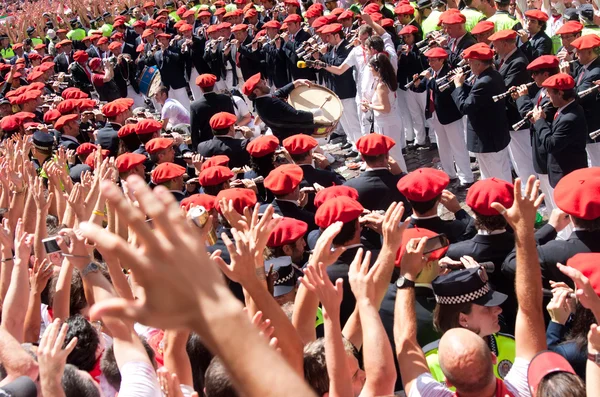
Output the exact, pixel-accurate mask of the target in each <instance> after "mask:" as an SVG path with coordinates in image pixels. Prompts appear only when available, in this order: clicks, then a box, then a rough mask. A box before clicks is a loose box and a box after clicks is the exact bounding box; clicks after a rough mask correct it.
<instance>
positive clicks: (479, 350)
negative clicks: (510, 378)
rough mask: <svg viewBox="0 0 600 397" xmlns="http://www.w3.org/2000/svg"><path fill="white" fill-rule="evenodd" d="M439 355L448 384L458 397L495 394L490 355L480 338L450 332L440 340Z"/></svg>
mask: <svg viewBox="0 0 600 397" xmlns="http://www.w3.org/2000/svg"><path fill="white" fill-rule="evenodd" d="M438 354H439V359H440V367H441V368H442V371H443V372H444V375H445V376H446V379H447V381H448V383H449V384H451V385H452V386H454V387H456V390H457V391H458V392H460V394H461V395H471V394H473V395H479V396H486V395H487V391H488V390H491V392H492V393H493V392H494V390H495V386H496V380H495V377H494V372H493V368H492V366H493V363H492V354H491V352H490V349H489V348H488V346H487V345H486V343H485V341H484V340H483V339H482V338H481V337H480V336H478V335H477V334H475V333H474V332H472V331H469V330H467V329H464V328H453V329H451V330H449V331H447V332H446V333H445V334H444V335H443V336H442V339H441V340H440V345H439V350H438Z"/></svg>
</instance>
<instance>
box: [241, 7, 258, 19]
mask: <svg viewBox="0 0 600 397" xmlns="http://www.w3.org/2000/svg"><path fill="white" fill-rule="evenodd" d="M257 15H258V13H257V12H256V9H254V8H251V9H249V10H248V11H246V14H245V15H244V17H245V18H253V17H255V16H257Z"/></svg>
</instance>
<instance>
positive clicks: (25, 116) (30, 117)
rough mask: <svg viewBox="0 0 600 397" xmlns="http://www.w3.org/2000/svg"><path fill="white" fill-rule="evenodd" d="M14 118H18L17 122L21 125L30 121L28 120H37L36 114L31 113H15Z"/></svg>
mask: <svg viewBox="0 0 600 397" xmlns="http://www.w3.org/2000/svg"><path fill="white" fill-rule="evenodd" d="M14 117H16V119H17V120H19V121H20V122H21V123H23V122H25V121H28V120H33V119H35V117H36V116H35V114H33V113H31V112H19V113H15V114H14Z"/></svg>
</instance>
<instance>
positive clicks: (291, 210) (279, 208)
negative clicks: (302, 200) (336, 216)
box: [260, 199, 317, 232]
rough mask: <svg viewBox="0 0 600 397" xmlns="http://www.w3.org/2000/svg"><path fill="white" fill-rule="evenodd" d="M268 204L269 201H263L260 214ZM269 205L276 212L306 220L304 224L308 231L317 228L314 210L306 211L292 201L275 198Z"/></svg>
mask: <svg viewBox="0 0 600 397" xmlns="http://www.w3.org/2000/svg"><path fill="white" fill-rule="evenodd" d="M268 205H269V203H265V204H263V205H262V206H261V209H260V211H261V212H260V213H261V214H262V213H264V211H265V210H266V208H267V206H268ZM271 205H272V206H273V210H274V211H275V213H276V214H279V215H281V216H285V217H288V218H294V219H298V220H299V221H303V222H306V224H307V225H308V231H309V232H310V231H311V230H315V229H317V225H316V224H315V214H314V212H310V211H307V210H305V209H304V208H301V207H299V206H298V205H296V204H294V203H292V202H289V201H281V200H277V199H275V200H273V202H271Z"/></svg>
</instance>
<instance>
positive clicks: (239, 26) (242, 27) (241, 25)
mask: <svg viewBox="0 0 600 397" xmlns="http://www.w3.org/2000/svg"><path fill="white" fill-rule="evenodd" d="M242 30H248V25H246V24H245V23H238V24H237V25H235V26H234V27H233V28H231V31H232V32H240V31H242Z"/></svg>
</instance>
